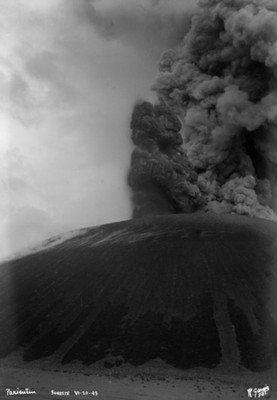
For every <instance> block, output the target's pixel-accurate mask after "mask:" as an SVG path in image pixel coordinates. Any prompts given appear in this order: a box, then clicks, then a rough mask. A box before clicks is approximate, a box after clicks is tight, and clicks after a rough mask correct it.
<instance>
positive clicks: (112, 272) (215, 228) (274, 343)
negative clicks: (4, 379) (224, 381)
mask: <svg viewBox="0 0 277 400" xmlns="http://www.w3.org/2000/svg"><path fill="white" fill-rule="evenodd" d="M276 242H277V226H276V224H275V223H272V222H269V221H265V220H257V219H251V218H248V217H238V216H220V217H216V216H210V215H207V214H205V215H201V214H192V215H170V216H162V217H155V218H152V219H145V220H144V219H140V220H135V221H126V222H119V223H114V224H108V225H103V226H100V227H97V228H92V229H88V230H84V231H82V233H80V234H79V235H78V236H75V237H73V238H71V239H69V240H67V241H65V242H63V243H58V244H56V245H55V244H54V245H52V246H51V247H49V248H46V249H43V250H41V251H38V252H36V253H33V254H29V255H27V256H24V257H22V258H20V259H17V260H14V261H10V262H8V263H5V264H2V265H1V266H0V275H1V280H0V282H1V283H0V284H1V291H0V300H1V316H0V326H1V328H0V329H1V333H0V339H1V340H0V355H1V356H5V355H7V354H8V353H9V352H11V351H12V350H14V349H16V348H17V346H19V345H24V348H25V351H24V359H25V360H33V359H37V358H40V357H43V356H48V355H51V354H54V355H55V357H57V359H60V360H61V362H62V363H67V362H70V361H72V360H82V361H83V362H84V363H87V364H90V363H93V362H95V361H97V360H99V359H102V358H104V357H106V356H108V355H113V356H114V360H115V362H116V363H120V362H122V361H125V362H130V363H132V364H134V365H139V364H142V363H144V362H146V361H147V360H150V359H152V358H156V357H160V358H161V359H163V360H164V361H166V362H167V363H169V364H171V365H174V366H177V367H180V368H188V367H192V366H198V365H202V366H207V367H213V366H215V365H217V364H218V363H220V362H221V363H223V364H225V363H227V364H228V365H234V366H235V365H238V364H239V363H241V364H243V365H244V366H246V367H248V368H250V369H252V370H261V369H266V368H269V367H270V366H271V363H272V359H273V358H274V351H275V352H276V347H277V329H276V321H277V315H276V314H277V307H276V304H277V302H276V293H277V284H276V275H277V268H276V260H277V256H276V250H277V246H276ZM274 296H275V297H274Z"/></svg>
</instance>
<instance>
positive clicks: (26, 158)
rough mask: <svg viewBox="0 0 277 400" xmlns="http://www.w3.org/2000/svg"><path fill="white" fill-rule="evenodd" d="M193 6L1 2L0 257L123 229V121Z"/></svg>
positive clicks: (175, 2) (126, 202) (146, 93)
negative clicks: (82, 231) (53, 239)
mask: <svg viewBox="0 0 277 400" xmlns="http://www.w3.org/2000/svg"><path fill="white" fill-rule="evenodd" d="M193 3H194V4H195V1H193V0H189V1H186V0H168V1H165V0H95V1H90V0H47V1H42V0H9V1H6V0H0V11H1V12H0V34H1V42H0V83H1V91H0V135H1V142H0V162H1V167H2V168H1V171H2V173H1V181H0V182H1V198H0V216H1V228H0V234H1V241H0V243H1V245H0V257H1V256H5V255H7V254H9V253H11V252H13V251H18V250H20V249H21V248H23V247H26V246H28V245H32V244H34V243H36V242H39V241H40V240H42V239H45V238H47V237H49V236H51V235H53V234H56V233H60V232H63V231H68V230H71V229H76V228H81V227H85V226H92V225H98V224H102V223H106V222H112V221H117V220H121V219H128V218H130V216H131V204H130V193H129V191H128V187H127V185H126V175H127V170H128V166H129V160H130V155H131V151H132V145H131V141H130V139H129V137H130V132H129V122H130V116H131V112H132V108H133V106H134V104H135V102H136V101H138V100H139V99H148V100H151V99H155V97H154V94H153V93H151V92H150V89H149V88H150V86H151V84H152V83H153V79H154V77H155V74H156V73H157V63H158V60H159V55H160V53H161V52H162V50H163V49H166V48H168V47H170V46H171V45H174V43H176V42H177V41H178V40H179V39H180V38H181V37H182V36H183V35H184V33H185V31H186V30H187V27H188V18H187V17H186V16H185V13H186V12H187V11H188V10H191V7H192V4H193Z"/></svg>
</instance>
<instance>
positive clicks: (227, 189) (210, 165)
mask: <svg viewBox="0 0 277 400" xmlns="http://www.w3.org/2000/svg"><path fill="white" fill-rule="evenodd" d="M200 6H201V12H200V13H199V14H198V15H197V16H194V17H193V18H192V25H191V28H190V30H189V32H188V33H187V34H186V36H185V37H184V40H183V41H181V42H180V43H179V44H178V45H177V46H175V47H174V48H171V49H169V50H167V51H165V52H164V53H163V55H162V57H161V60H160V64H159V69H160V72H159V74H158V76H157V79H156V82H155V83H154V85H153V89H154V90H155V91H156V93H157V96H158V100H159V105H156V106H155V107H154V108H152V109H151V106H150V105H147V110H149V111H147V112H145V108H146V106H145V104H142V105H141V106H137V107H136V108H135V111H134V113H133V118H132V130H133V136H132V138H133V142H134V144H135V145H136V146H137V149H136V150H135V151H134V153H133V157H132V164H131V172H130V176H131V180H130V184H131V187H132V188H133V190H134V199H135V212H134V215H135V216H136V215H138V212H137V210H138V209H141V210H142V212H141V213H139V215H141V214H143V209H144V205H145V204H146V203H147V202H148V203H149V202H150V203H151V204H152V205H151V207H152V208H155V207H154V206H153V204H154V203H155V202H157V196H156V194H157V192H159V194H160V195H161V198H162V199H163V200H164V204H166V207H164V208H163V210H164V211H165V212H168V211H169V210H171V211H172V212H186V211H191V210H194V209H199V208H201V209H203V210H205V211H212V212H217V213H238V214H245V215H250V216H256V217H261V218H267V219H273V220H276V218H277V217H276V214H275V212H274V210H276V186H277V185H276V183H277V182H276V181H277V146H276V144H277V143H276V141H277V139H276V137H277V136H276V135H277V3H276V2H275V1H270V0H267V1H266V0H265V1H256V0H254V1H250V0H233V1H230V0H225V1H219V0H202V1H200ZM161 109H164V110H166V111H165V112H164V114H163V117H161V115H159V116H157V112H156V111H155V110H161ZM169 110H171V113H172V114H170V111H169ZM158 114H159V112H158ZM173 114H174V115H175V117H174V118H175V120H176V121H177V120H178V121H179V122H178V123H176V127H175V129H172V127H170V128H169V131H170V134H169V135H170V136H171V137H172V139H171V140H170V141H169V142H166V141H164V142H163V143H162V144H161V142H160V139H157V138H159V137H160V136H161V137H162V136H163V135H164V132H166V134H167V129H168V128H167V126H168V123H167V119H168V118H169V119H172V118H173V117H172V115H173ZM169 116H170V117H169ZM149 118H150V120H151V123H150V125H152V128H151V129H149ZM161 119H163V123H160V121H161ZM177 128H178V129H177ZM138 132H139V133H138ZM180 132H181V133H182V136H183V139H184V143H183V145H182V143H181V142H182V140H181V139H180V138H181V135H180ZM138 137H139V140H138V139H137V138H138ZM153 137H155V138H156V139H154V140H153ZM174 140H175V142H174ZM150 141H152V142H153V141H154V142H155V146H152V147H151V146H150V145H149V142H150ZM173 143H174V144H173ZM177 154H179V155H178V156H177ZM173 159H174V162H175V163H176V164H177V167H176V165H175V166H174V167H173ZM184 165H186V166H185V167H184ZM154 166H155V168H154ZM168 170H170V171H171V177H170V178H169V174H168ZM176 170H177V171H178V170H180V171H182V172H179V174H178V173H177V178H175V175H174V174H173V172H172V171H175V172H176ZM156 171H158V173H157V172H156ZM163 171H164V173H163ZM184 171H185V172H184ZM172 176H174V178H172ZM142 178H143V182H142ZM149 182H150V183H151V185H150V186H151V190H150V189H149ZM143 183H145V184H146V189H145V190H144V189H143ZM180 185H181V186H182V185H183V188H182V190H180V191H179V192H178V190H177V189H176V187H180ZM184 187H186V189H184ZM154 188H155V196H152V197H151V196H150V193H151V194H153V193H154ZM188 188H189V189H188ZM191 188H192V190H190V189H191ZM149 198H151V199H152V200H151V201H150V200H149ZM140 199H142V200H141V201H140ZM147 199H148V200H147ZM158 204H159V207H158V211H157V212H161V209H160V204H161V200H160V201H159V202H158ZM183 204H186V206H185V207H183V206H182V205H183ZM180 205H181V206H180ZM188 205H189V206H188Z"/></svg>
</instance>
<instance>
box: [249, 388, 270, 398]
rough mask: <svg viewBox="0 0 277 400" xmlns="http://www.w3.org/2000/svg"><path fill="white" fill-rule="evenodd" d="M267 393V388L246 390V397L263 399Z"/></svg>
mask: <svg viewBox="0 0 277 400" xmlns="http://www.w3.org/2000/svg"><path fill="white" fill-rule="evenodd" d="M267 392H269V386H265V387H263V388H254V389H253V388H249V389H247V393H248V397H264V396H266V395H267Z"/></svg>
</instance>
